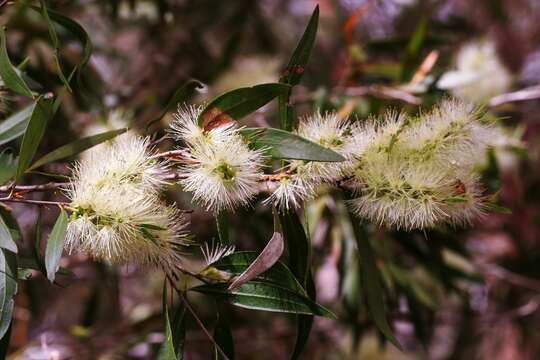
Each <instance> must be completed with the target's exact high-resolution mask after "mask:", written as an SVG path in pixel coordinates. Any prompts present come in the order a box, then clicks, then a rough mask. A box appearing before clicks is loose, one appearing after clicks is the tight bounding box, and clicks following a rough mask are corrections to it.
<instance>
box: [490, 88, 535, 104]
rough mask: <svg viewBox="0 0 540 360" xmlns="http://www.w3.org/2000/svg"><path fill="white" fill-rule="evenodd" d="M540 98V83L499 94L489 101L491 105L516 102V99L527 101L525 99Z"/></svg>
mask: <svg viewBox="0 0 540 360" xmlns="http://www.w3.org/2000/svg"><path fill="white" fill-rule="evenodd" d="M539 98H540V85H535V86H530V87H527V88H525V89H521V90H518V91H514V92H509V93H506V94H502V95H498V96H495V97H492V98H491V100H490V101H489V106H493V107H494V106H499V105H502V104H506V103H510V102H515V101H525V100H534V99H539Z"/></svg>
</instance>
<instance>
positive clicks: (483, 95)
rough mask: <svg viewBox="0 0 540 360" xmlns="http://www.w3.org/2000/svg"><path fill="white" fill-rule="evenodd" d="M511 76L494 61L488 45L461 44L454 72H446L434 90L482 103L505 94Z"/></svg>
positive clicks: (501, 65) (482, 42)
mask: <svg viewBox="0 0 540 360" xmlns="http://www.w3.org/2000/svg"><path fill="white" fill-rule="evenodd" d="M511 83H512V76H511V74H510V73H509V71H508V70H507V69H506V68H505V67H504V65H503V64H502V63H501V62H500V61H499V58H498V57H497V51H496V49H495V44H494V43H493V42H491V41H475V42H470V43H468V44H465V45H464V46H462V47H461V49H460V50H459V52H458V54H457V57H456V70H452V71H448V72H446V73H445V74H444V75H443V76H442V77H441V79H440V80H439V81H438V82H437V87H438V88H440V89H444V90H449V91H450V92H451V93H452V95H454V96H456V97H458V98H461V99H463V100H466V101H471V102H473V103H484V102H487V101H489V99H490V98H492V97H493V96H496V95H499V94H502V93H504V92H506V91H507V90H508V89H509V88H510V86H511Z"/></svg>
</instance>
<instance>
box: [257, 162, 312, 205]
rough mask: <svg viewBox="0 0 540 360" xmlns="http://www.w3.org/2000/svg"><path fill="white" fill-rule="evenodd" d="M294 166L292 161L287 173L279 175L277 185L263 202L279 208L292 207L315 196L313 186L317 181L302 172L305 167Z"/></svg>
mask: <svg viewBox="0 0 540 360" xmlns="http://www.w3.org/2000/svg"><path fill="white" fill-rule="evenodd" d="M302 165H303V163H301V162H300V167H298V168H295V167H294V162H293V164H291V165H290V166H291V167H290V168H289V169H288V171H289V172H291V173H289V174H282V175H279V180H278V181H277V186H276V187H275V189H273V191H272V194H271V195H270V197H268V199H266V200H265V201H264V202H265V203H267V204H268V203H271V204H273V205H274V206H275V207H277V208H278V209H280V210H288V209H291V208H292V209H294V208H297V207H299V206H301V205H302V202H304V201H306V200H309V199H311V198H313V196H315V186H316V185H317V184H318V183H319V182H318V181H314V180H313V179H312V178H311V177H310V176H309V174H307V173H306V172H304V170H305V168H304V167H302Z"/></svg>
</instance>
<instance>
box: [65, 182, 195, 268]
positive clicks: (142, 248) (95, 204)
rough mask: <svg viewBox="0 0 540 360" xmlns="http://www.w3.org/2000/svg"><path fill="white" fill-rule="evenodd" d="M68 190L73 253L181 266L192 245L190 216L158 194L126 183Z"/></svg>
mask: <svg viewBox="0 0 540 360" xmlns="http://www.w3.org/2000/svg"><path fill="white" fill-rule="evenodd" d="M77 185H78V184H74V186H73V188H72V189H71V191H70V196H71V197H72V201H71V204H70V206H71V207H72V208H74V209H75V211H74V212H73V213H72V215H71V218H70V221H69V224H68V229H67V235H66V248H67V249H68V251H69V252H70V253H72V252H83V253H87V254H88V255H90V256H92V257H93V258H95V259H100V260H107V261H110V262H112V263H116V264H137V265H142V266H160V267H162V268H163V269H164V270H165V271H167V272H174V269H175V268H176V267H178V266H181V263H182V255H181V249H182V247H183V246H185V245H187V244H188V237H187V234H186V233H185V227H186V226H187V221H186V219H185V218H184V217H183V216H182V215H181V214H180V213H179V212H178V210H176V209H175V208H174V207H167V206H165V205H164V204H162V203H161V202H160V201H158V199H157V198H156V197H154V196H150V197H149V196H145V194H143V193H140V192H136V191H133V189H132V188H127V187H123V186H117V187H114V186H105V187H101V188H88V187H85V188H80V187H78V186H77Z"/></svg>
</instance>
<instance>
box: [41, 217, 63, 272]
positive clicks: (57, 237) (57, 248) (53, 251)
mask: <svg viewBox="0 0 540 360" xmlns="http://www.w3.org/2000/svg"><path fill="white" fill-rule="evenodd" d="M67 225H68V215H67V213H66V211H65V210H64V209H60V215H59V216H58V219H57V220H56V223H55V224H54V227H53V228H52V230H51V233H50V235H49V240H48V241H47V249H46V251H45V268H46V269H47V279H49V281H50V282H53V281H54V278H55V275H56V272H57V271H58V268H59V267H60V258H61V256H62V250H63V249H64V241H65V237H66V230H67Z"/></svg>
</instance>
